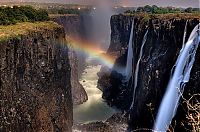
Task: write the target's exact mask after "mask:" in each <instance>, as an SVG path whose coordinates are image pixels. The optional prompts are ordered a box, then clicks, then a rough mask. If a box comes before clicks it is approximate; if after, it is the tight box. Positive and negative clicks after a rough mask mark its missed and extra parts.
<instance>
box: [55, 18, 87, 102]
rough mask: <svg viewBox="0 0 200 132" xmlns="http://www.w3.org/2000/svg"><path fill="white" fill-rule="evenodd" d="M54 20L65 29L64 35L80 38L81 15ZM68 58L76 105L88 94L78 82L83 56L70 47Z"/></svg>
mask: <svg viewBox="0 0 200 132" xmlns="http://www.w3.org/2000/svg"><path fill="white" fill-rule="evenodd" d="M55 21H56V22H58V23H59V24H60V25H62V26H63V27H64V29H65V33H66V37H70V36H73V37H74V38H80V39H81V38H82V37H83V35H84V33H83V32H84V25H83V21H82V17H81V16H78V15H72V16H57V17H56V18H55ZM69 60H70V65H71V85H72V99H73V104H74V105H78V104H82V103H83V102H85V101H87V100H88V96H87V93H86V91H85V90H84V88H83V86H82V85H81V84H80V83H79V76H80V75H81V73H82V71H83V69H84V60H85V58H84V57H83V56H81V55H78V54H77V53H76V52H75V51H74V50H73V49H72V48H70V49H69Z"/></svg>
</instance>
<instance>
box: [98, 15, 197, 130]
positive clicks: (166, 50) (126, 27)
mask: <svg viewBox="0 0 200 132" xmlns="http://www.w3.org/2000/svg"><path fill="white" fill-rule="evenodd" d="M133 19H134V21H135V24H134V35H133V38H132V39H133V43H134V48H133V51H134V53H133V54H134V64H133V69H135V67H136V63H137V61H138V57H139V54H140V48H141V45H142V41H143V37H144V34H145V32H146V31H147V30H148V34H147V40H146V43H145V45H144V48H143V55H142V58H141V61H140V69H139V72H138V80H137V87H136V90H135V95H134V105H133V108H132V109H130V110H129V107H130V104H131V102H132V99H133V88H134V78H135V70H134V71H133V75H132V78H131V79H130V81H129V83H128V87H122V84H116V82H119V81H118V80H120V76H119V77H118V78H116V77H114V75H116V74H113V73H115V72H114V71H112V72H111V74H110V75H101V78H100V80H99V83H100V84H99V86H100V87H101V89H102V90H103V92H104V95H105V96H104V98H105V99H106V100H107V102H108V103H109V104H111V105H114V106H117V107H118V108H120V109H125V110H128V111H129V112H130V120H129V127H130V130H135V129H140V128H148V129H152V127H153V123H154V121H155V118H156V113H157V111H158V107H159V105H160V102H161V99H162V97H163V95H164V93H165V90H166V87H167V84H168V81H169V77H170V73H171V69H172V67H173V65H174V64H175V61H176V59H177V56H178V54H179V51H180V49H181V47H182V41H183V34H184V27H185V24H186V21H187V20H188V26H187V37H186V40H187V38H188V37H189V35H190V33H191V31H192V29H193V28H194V27H195V26H196V25H197V24H198V23H199V17H197V18H194V17H192V16H191V17H189V18H188V17H187V18H186V17H184V16H170V15H169V16H167V15H163V16H162V15H160V16H148V15H137V16H126V15H115V16H113V17H112V18H111V29H112V33H111V45H110V48H109V50H108V53H110V52H119V51H120V52H121V51H123V50H124V49H127V45H128V41H129V36H130V30H131V23H132V21H133ZM121 53H122V54H119V57H118V59H117V60H116V64H115V67H116V66H118V65H120V66H125V64H126V56H127V52H125V53H124V54H123V52H121ZM198 56H199V54H198V55H197V58H198ZM198 63H199V60H198V59H196V62H195V65H194V68H193V71H192V76H191V80H192V81H195V82H199V81H200V78H199V75H198V73H199V67H198ZM116 80H117V81H116ZM192 81H191V83H192ZM191 83H188V85H187V86H186V89H187V90H188V89H190V90H191V91H193V92H194V91H195V92H196V93H199V92H200V91H199V90H197V87H198V84H197V83H193V84H191ZM188 87H189V88H188ZM195 89H196V90H195ZM187 90H186V91H187ZM127 91H128V92H127ZM185 93H186V94H188V93H187V92H185ZM110 95H113V96H110ZM121 102H123V103H121ZM180 114H181V115H182V117H184V114H183V112H182V113H180ZM180 118H181V116H179V119H177V121H179V122H180ZM144 120H145V121H144ZM180 124H181V123H180ZM180 124H179V125H180ZM177 129H178V126H177Z"/></svg>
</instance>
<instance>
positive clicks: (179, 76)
mask: <svg viewBox="0 0 200 132" xmlns="http://www.w3.org/2000/svg"><path fill="white" fill-rule="evenodd" d="M199 27H200V24H198V25H197V26H196V27H195V28H194V29H193V31H192V33H191V34H190V37H189V39H188V41H187V43H186V44H185V45H184V46H183V49H182V51H181V52H180V54H179V57H178V59H177V61H176V64H175V65H176V66H175V69H174V73H173V75H172V77H171V78H170V81H169V83H168V86H167V91H166V93H165V95H164V98H163V100H162V102H161V105H160V108H159V111H158V115H157V119H156V123H155V126H154V130H155V131H167V129H168V126H169V125H170V123H171V120H172V119H173V117H174V115H175V114H176V110H177V107H178V102H179V99H180V97H181V95H182V93H183V91H184V87H185V84H186V83H187V82H188V81H189V79H190V72H191V69H192V66H193V64H194V61H195V54H196V51H197V48H198V45H199V43H200V34H199Z"/></svg>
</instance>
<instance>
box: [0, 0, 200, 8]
mask: <svg viewBox="0 0 200 132" xmlns="http://www.w3.org/2000/svg"><path fill="white" fill-rule="evenodd" d="M101 1H102V0H101ZM199 1H200V0H168V1H166V0H104V2H106V3H107V2H108V3H112V5H122V6H144V5H158V6H163V7H164V6H165V7H166V6H174V7H199ZM1 2H40V3H41V2H42V3H46V2H47V3H62V4H94V5H95V4H96V3H99V0H1Z"/></svg>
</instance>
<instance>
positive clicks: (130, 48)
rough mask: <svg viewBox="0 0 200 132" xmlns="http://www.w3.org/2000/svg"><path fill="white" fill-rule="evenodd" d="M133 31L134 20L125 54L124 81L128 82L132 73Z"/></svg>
mask: <svg viewBox="0 0 200 132" xmlns="http://www.w3.org/2000/svg"><path fill="white" fill-rule="evenodd" d="M133 30H134V18H133V22H132V27H131V33H130V37H129V44H128V54H127V60H126V68H125V75H126V80H129V79H130V78H131V76H132V71H133Z"/></svg>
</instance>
